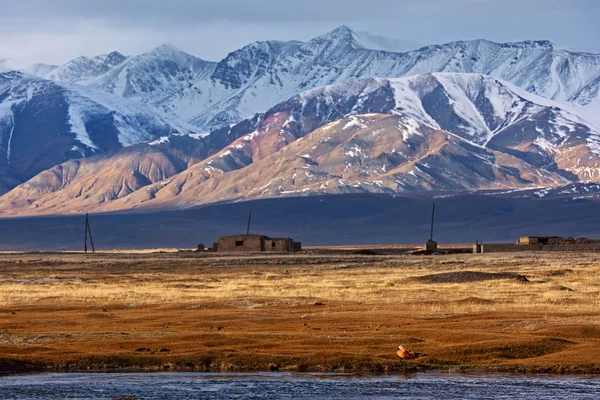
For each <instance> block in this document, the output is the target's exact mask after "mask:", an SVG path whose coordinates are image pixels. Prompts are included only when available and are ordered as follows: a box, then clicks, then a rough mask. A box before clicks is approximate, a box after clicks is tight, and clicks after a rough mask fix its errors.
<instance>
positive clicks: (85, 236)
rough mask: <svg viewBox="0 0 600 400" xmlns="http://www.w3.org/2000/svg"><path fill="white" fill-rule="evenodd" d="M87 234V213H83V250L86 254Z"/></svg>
mask: <svg viewBox="0 0 600 400" xmlns="http://www.w3.org/2000/svg"><path fill="white" fill-rule="evenodd" d="M87 234H88V215H87V213H85V235H84V242H83V243H84V244H83V250H84V251H85V253H86V254H87Z"/></svg>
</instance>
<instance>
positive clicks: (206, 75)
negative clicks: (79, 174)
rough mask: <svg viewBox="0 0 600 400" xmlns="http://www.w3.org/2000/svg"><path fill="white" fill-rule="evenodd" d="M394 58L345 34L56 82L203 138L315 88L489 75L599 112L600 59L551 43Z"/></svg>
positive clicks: (135, 60) (489, 45)
mask: <svg viewBox="0 0 600 400" xmlns="http://www.w3.org/2000/svg"><path fill="white" fill-rule="evenodd" d="M388 44H389V43H388ZM391 49H392V48H390V47H389V46H387V45H386V44H385V43H384V42H382V41H381V40H379V39H377V38H376V37H374V36H369V35H368V34H364V33H356V32H354V31H352V30H351V29H349V28H348V27H345V26H342V27H339V28H337V29H335V30H333V31H331V32H329V33H327V34H325V35H322V36H319V37H317V38H315V39H312V40H310V41H308V42H299V41H290V42H279V41H266V42H256V43H252V44H250V45H248V46H245V47H243V48H241V49H239V50H236V51H234V52H232V53H230V54H229V55H227V57H225V58H224V59H223V60H221V61H220V62H218V63H214V62H208V61H204V60H201V59H199V58H196V57H194V56H191V55H189V54H186V53H184V52H181V51H179V50H177V49H176V48H174V47H173V46H171V45H164V46H160V47H158V48H157V49H154V50H153V51H151V52H149V53H145V54H142V55H139V56H135V57H129V58H127V59H126V60H124V61H123V62H122V63H120V64H118V65H116V66H114V67H113V68H112V69H110V70H109V71H108V72H106V73H104V74H102V75H100V76H97V77H95V78H92V79H88V78H85V79H81V78H80V76H84V75H85V74H83V73H81V72H80V73H73V74H72V75H70V74H69V73H67V72H64V73H60V74H59V70H60V71H62V69H65V68H66V69H68V70H69V71H71V69H72V68H73V65H70V64H75V65H79V64H82V65H84V64H86V63H80V62H76V60H77V59H76V60H74V61H72V62H71V63H69V64H67V66H68V68H67V66H64V67H60V68H59V69H58V70H56V71H55V72H53V73H52V74H53V76H56V77H57V78H56V79H60V80H65V79H66V80H68V81H69V82H79V83H85V84H86V85H89V86H92V87H97V88H101V89H103V90H105V91H108V92H110V93H113V94H117V95H119V96H122V97H127V98H134V99H137V100H140V101H142V102H146V103H149V104H151V105H153V106H156V107H158V108H160V109H162V110H163V111H165V112H168V113H171V114H173V115H176V116H178V117H180V118H183V119H185V120H186V121H188V122H190V123H192V124H194V125H196V126H199V127H201V128H203V129H204V130H206V131H212V130H214V129H217V128H220V127H223V126H228V125H230V124H233V123H237V122H239V121H240V120H242V119H244V118H248V117H250V116H252V115H254V114H255V113H259V112H263V111H264V110H267V109H269V108H270V107H273V106H274V105H276V104H278V103H280V102H282V101H284V100H285V99H288V98H290V97H292V96H294V95H296V94H298V93H301V92H303V91H306V90H309V89H312V88H317V87H321V86H326V85H330V84H333V83H336V82H343V81H348V80H352V79H361V78H368V77H379V78H398V77H403V76H411V75H419V74H424V73H430V72H460V73H481V74H486V75H490V76H493V77H495V78H499V79H502V80H505V81H508V82H511V83H513V84H515V85H517V86H519V87H521V88H523V89H525V90H527V91H528V92H530V93H533V94H538V95H540V96H543V97H546V98H549V99H553V100H559V101H570V102H573V103H576V104H578V105H581V106H585V107H590V108H595V107H596V108H597V107H600V106H599V103H600V100H598V99H599V97H600V96H599V90H600V85H599V82H600V55H598V54H587V53H576V52H569V51H566V50H560V49H556V48H555V47H554V46H553V45H552V43H550V42H547V41H526V42H520V43H494V42H490V41H486V40H473V41H460V42H453V43H447V44H443V45H433V46H426V47H423V48H420V49H417V50H413V51H410V52H405V53H401V52H393V51H389V50H391ZM92 64H93V65H92V66H90V67H89V69H90V71H91V72H90V74H89V75H90V76H96V75H97V73H98V71H101V70H103V69H102V68H100V69H98V68H96V67H95V65H96V63H92ZM102 65H105V64H102ZM59 75H60V78H58V76H59ZM86 79H87V80H86Z"/></svg>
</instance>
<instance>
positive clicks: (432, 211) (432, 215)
mask: <svg viewBox="0 0 600 400" xmlns="http://www.w3.org/2000/svg"><path fill="white" fill-rule="evenodd" d="M434 217H435V202H433V208H432V210H431V233H430V235H429V240H433V219H434Z"/></svg>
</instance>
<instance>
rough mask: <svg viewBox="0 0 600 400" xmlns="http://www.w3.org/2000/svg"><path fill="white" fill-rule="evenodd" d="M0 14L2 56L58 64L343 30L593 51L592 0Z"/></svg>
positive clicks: (221, 51)
mask: <svg viewBox="0 0 600 400" xmlns="http://www.w3.org/2000/svg"><path fill="white" fill-rule="evenodd" d="M3 2H4V3H6V4H3V5H2V12H1V13H0V57H6V56H8V57H11V58H13V59H16V60H20V62H23V63H25V62H33V61H38V60H41V61H45V62H54V63H61V62H65V61H66V60H68V59H69V58H72V57H75V56H77V55H80V54H85V55H94V54H99V53H103V52H107V51H111V50H114V49H117V50H119V51H122V52H124V53H128V54H133V53H139V52H141V51H145V50H148V49H149V48H151V47H154V46H156V45H158V44H160V43H163V42H172V43H174V44H175V45H177V46H179V47H180V48H182V49H183V50H186V51H188V52H191V53H193V54H195V55H198V56H200V57H202V58H206V59H220V58H221V57H223V56H224V55H226V54H227V52H229V51H232V50H234V49H236V48H239V47H240V46H242V45H244V44H247V43H249V42H251V41H255V40H266V39H279V40H291V39H299V40H308V39H310V38H312V37H314V36H317V35H318V34H321V33H324V32H326V31H328V30H330V29H333V28H335V27H336V26H339V25H341V24H347V25H349V26H351V27H352V28H354V29H356V30H364V31H369V32H371V33H374V34H378V35H382V36H386V37H389V38H394V39H402V40H405V41H410V42H418V43H424V44H430V43H443V42H448V41H453V40H461V39H475V38H486V39H490V40H495V41H518V40H526V39H549V40H552V41H554V42H556V43H557V44H559V45H561V46H564V47H566V48H571V49H574V50H586V51H598V52H600V31H599V28H597V21H596V18H595V17H596V16H597V15H600V2H597V1H595V0H453V1H449V0H344V1H341V0H340V1H332V0H198V1H194V0H169V1H167V0H95V1H81V0H19V1H13V2H8V1H7V0H4V1H3Z"/></svg>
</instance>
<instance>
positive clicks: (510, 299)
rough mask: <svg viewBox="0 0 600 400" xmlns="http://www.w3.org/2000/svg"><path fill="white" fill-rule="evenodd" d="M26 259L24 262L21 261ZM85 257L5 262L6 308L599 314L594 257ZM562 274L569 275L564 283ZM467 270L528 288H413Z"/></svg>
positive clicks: (0, 300) (2, 292) (1, 300)
mask: <svg viewBox="0 0 600 400" xmlns="http://www.w3.org/2000/svg"><path fill="white" fill-rule="evenodd" d="M24 257H26V259H25V260H24V261H25V262H20V260H23V258H24ZM34 257H36V256H34ZM83 257H84V256H82V255H55V256H53V258H52V259H50V260H47V261H46V260H37V259H35V258H34V259H33V260H32V259H31V258H32V256H18V257H16V258H12V259H11V258H10V256H5V257H3V258H4V259H3V260H2V261H0V263H1V264H0V268H1V269H0V271H2V272H1V274H0V306H4V307H11V306H13V307H14V306H24V305H36V306H40V305H44V304H53V305H55V304H60V303H62V304H81V305H107V304H115V303H117V304H136V305H151V304H163V305H164V304H185V303H195V302H201V301H207V300H219V301H235V300H241V299H261V300H267V301H270V302H275V303H281V302H284V303H286V304H294V303H298V302H302V303H305V302H306V301H312V300H315V301H317V300H320V301H347V302H362V303H369V302H373V303H386V304H395V305H400V306H402V307H403V308H404V309H410V310H411V312H414V313H417V314H418V315H421V316H430V315H436V314H439V313H443V314H448V313H464V312H486V311H501V312H509V311H517V310H518V311H538V312H539V311H543V312H547V313H565V312H568V313H586V312H593V311H595V310H597V309H599V306H600V281H598V280H597V276H599V275H600V257H599V256H597V255H595V254H583V255H582V254H564V253H552V254H542V253H540V254H528V255H521V254H520V255H505V254H500V255H485V256H484V255H477V256H473V255H453V256H444V257H413V256H391V257H390V256H385V257H382V256H376V257H372V256H371V257H359V256H351V255H350V256H323V255H303V256H298V257H294V258H293V259H292V258H290V256H281V257H279V258H277V257H276V258H264V257H262V258H261V257H254V258H252V259H251V260H249V261H251V263H250V264H249V265H245V263H244V261H245V259H244V258H240V257H236V258H221V257H219V258H209V257H203V258H190V257H193V256H189V255H188V256H187V258H185V257H184V256H181V255H176V254H175V255H172V256H169V255H161V257H162V259H161V260H157V261H153V260H152V259H151V258H150V257H148V258H143V256H140V257H134V258H132V259H130V260H123V261H119V260H115V259H113V258H112V256H111V257H107V256H106V255H104V256H102V257H98V256H95V257H90V258H87V259H85V261H82V260H83ZM82 262H83V264H81V263H82ZM278 262H281V263H286V264H284V265H283V266H280V265H277V263H278ZM287 263H289V264H287ZM565 269H568V272H566V273H564V274H563V271H564V270H565ZM465 271H477V272H485V273H488V274H489V273H496V274H498V273H501V274H520V275H524V276H526V277H527V278H528V279H529V282H527V283H523V282H519V281H518V280H517V279H510V278H507V279H489V280H485V279H484V280H480V281H475V282H463V283H461V282H452V283H428V282H420V281H419V280H416V279H413V278H415V277H423V276H427V275H432V274H441V273H449V274H452V273H464V272H465ZM557 272H558V273H557ZM459 278H460V277H459ZM561 288H562V290H561ZM569 289H570V290H569Z"/></svg>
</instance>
